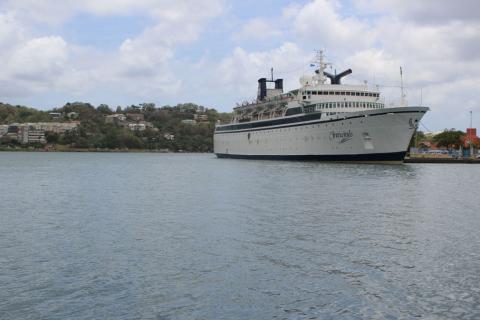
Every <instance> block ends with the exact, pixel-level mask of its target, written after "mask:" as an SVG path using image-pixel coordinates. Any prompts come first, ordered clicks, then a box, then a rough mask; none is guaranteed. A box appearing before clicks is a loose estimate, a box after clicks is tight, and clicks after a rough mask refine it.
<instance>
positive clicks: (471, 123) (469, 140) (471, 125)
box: [468, 110, 473, 158]
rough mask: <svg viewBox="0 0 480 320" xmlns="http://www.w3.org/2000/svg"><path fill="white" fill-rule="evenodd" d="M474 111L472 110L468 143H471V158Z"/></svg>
mask: <svg viewBox="0 0 480 320" xmlns="http://www.w3.org/2000/svg"><path fill="white" fill-rule="evenodd" d="M472 120H473V111H472V110H470V131H469V133H468V136H469V137H468V142H469V143H470V158H473V137H472V133H473V121H472Z"/></svg>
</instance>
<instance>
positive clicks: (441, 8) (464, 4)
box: [354, 0, 480, 24]
mask: <svg viewBox="0 0 480 320" xmlns="http://www.w3.org/2000/svg"><path fill="white" fill-rule="evenodd" d="M354 3H355V5H356V6H357V7H358V8H359V9H361V10H363V11H365V12H376V13H383V14H388V15H389V16H398V17H401V18H402V19H403V20H409V21H414V22H415V23H417V24H445V23H448V22H451V21H468V20H473V21H477V22H478V20H479V18H480V14H479V12H480V4H479V2H478V1H477V0H462V1H451V0H423V1H418V0H354Z"/></svg>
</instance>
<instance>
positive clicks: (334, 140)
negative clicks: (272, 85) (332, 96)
mask: <svg viewBox="0 0 480 320" xmlns="http://www.w3.org/2000/svg"><path fill="white" fill-rule="evenodd" d="M427 110H428V108H426V107H401V108H386V109H380V110H368V111H360V112H348V113H343V114H341V115H340V116H339V117H338V118H335V119H322V118H320V119H318V120H311V121H304V122H293V123H288V124H275V122H272V121H270V124H269V125H267V126H259V125H260V124H261V123H262V121H257V125H256V127H255V128H249V129H244V128H242V126H239V127H238V129H237V130H224V131H222V129H221V127H222V126H219V127H218V128H217V130H216V131H215V134H214V153H215V154H216V155H217V156H218V157H219V158H227V157H228V158H245V159H247V158H248V159H283V160H320V161H361V162H366V161H381V162H402V161H403V159H404V157H405V153H406V150H407V148H408V145H409V142H410V140H411V138H412V135H413V134H414V132H415V128H416V126H417V124H418V123H419V121H420V119H421V118H422V117H423V115H424V114H425V112H427ZM265 123H266V124H267V122H265ZM219 129H220V130H219Z"/></svg>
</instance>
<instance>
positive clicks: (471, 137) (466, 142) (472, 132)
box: [462, 128, 480, 148]
mask: <svg viewBox="0 0 480 320" xmlns="http://www.w3.org/2000/svg"><path fill="white" fill-rule="evenodd" d="M462 140H463V147H464V148H470V141H471V142H472V144H473V145H474V146H476V147H477V148H478V147H480V138H479V137H477V128H467V134H466V135H465V138H463V139H462Z"/></svg>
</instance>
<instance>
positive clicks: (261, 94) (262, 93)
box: [257, 78, 267, 100]
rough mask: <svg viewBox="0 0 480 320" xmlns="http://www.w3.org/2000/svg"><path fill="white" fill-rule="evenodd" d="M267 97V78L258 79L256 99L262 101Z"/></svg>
mask: <svg viewBox="0 0 480 320" xmlns="http://www.w3.org/2000/svg"><path fill="white" fill-rule="evenodd" d="M266 96H267V78H260V79H258V93H257V99H258V100H263V99H264V98H265V97H266Z"/></svg>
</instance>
